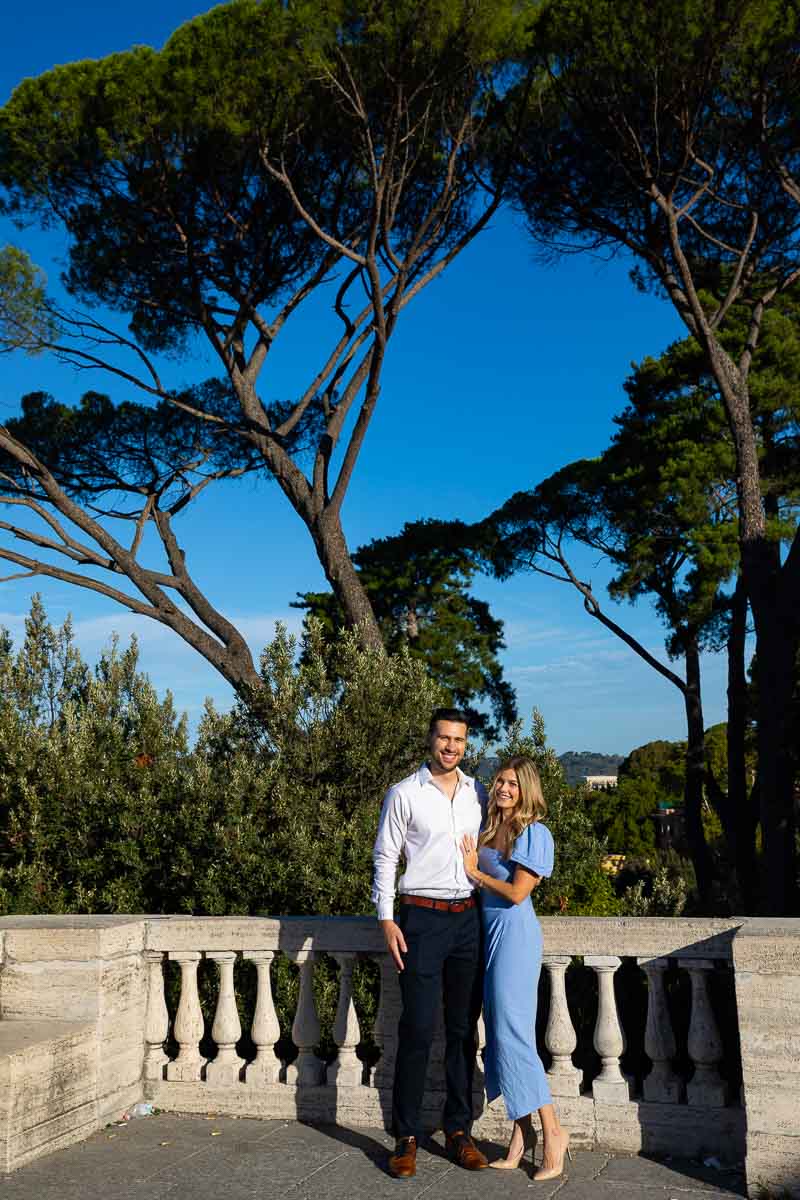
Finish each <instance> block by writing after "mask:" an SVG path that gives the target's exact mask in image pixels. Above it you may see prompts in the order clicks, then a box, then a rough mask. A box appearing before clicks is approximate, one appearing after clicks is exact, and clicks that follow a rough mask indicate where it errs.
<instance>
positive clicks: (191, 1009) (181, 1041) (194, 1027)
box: [167, 950, 206, 1083]
mask: <svg viewBox="0 0 800 1200" xmlns="http://www.w3.org/2000/svg"><path fill="white" fill-rule="evenodd" d="M169 957H170V958H171V959H173V960H174V961H175V962H177V963H179V964H180V968H181V998H180V1003H179V1004H178V1012H177V1014H176V1016H175V1040H176V1041H177V1043H178V1057H177V1058H176V1059H175V1060H174V1061H173V1062H170V1063H167V1079H171V1080H173V1081H177V1082H179V1083H194V1082H195V1081H196V1080H198V1079H200V1078H201V1072H202V1070H203V1067H204V1066H205V1065H206V1060H205V1059H204V1058H203V1057H202V1056H201V1054H200V1039H201V1037H202V1036H203V1013H202V1010H201V1008H200V996H199V995H198V992H197V964H198V963H199V962H200V952H199V951H198V950H175V951H173V950H171V951H170V953H169Z"/></svg>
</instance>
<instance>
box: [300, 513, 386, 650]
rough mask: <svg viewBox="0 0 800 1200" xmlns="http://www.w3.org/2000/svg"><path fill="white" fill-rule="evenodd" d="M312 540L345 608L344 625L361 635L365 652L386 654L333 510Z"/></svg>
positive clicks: (313, 529)
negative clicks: (373, 651) (377, 651)
mask: <svg viewBox="0 0 800 1200" xmlns="http://www.w3.org/2000/svg"><path fill="white" fill-rule="evenodd" d="M310 529H311V536H312V537H313V539H314V545H315V546H316V549H317V554H318V556H319V560H320V562H321V563H322V567H323V570H324V571H325V577H326V579H327V580H328V583H329V584H330V586H331V590H332V591H333V594H334V595H335V597H336V599H337V600H338V601H339V603H340V605H341V606H342V612H343V613H344V616H345V621H346V622H347V624H348V626H349V627H350V628H351V629H355V630H356V631H357V633H358V638H359V641H360V642H361V645H362V646H363V647H364V649H366V650H379V651H381V652H383V650H384V644H383V638H382V636H381V631H380V628H379V626H378V622H377V621H376V619H375V614H374V612H373V611H372V605H371V604H370V602H369V597H368V596H367V593H366V592H365V590H364V587H363V584H362V583H361V580H360V579H359V577H358V571H357V570H356V569H355V567H354V566H353V562H352V559H351V558H350V552H349V550H348V548H347V542H346V540H345V536H344V531H343V530H342V526H341V522H340V521H339V518H338V515H336V514H334V513H332V512H331V511H330V510H328V511H326V512H323V514H322V516H321V517H320V518H318V520H317V521H316V522H315V523H314V524H313V525H312V526H311V527H310Z"/></svg>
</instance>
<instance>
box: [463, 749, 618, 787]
mask: <svg viewBox="0 0 800 1200" xmlns="http://www.w3.org/2000/svg"><path fill="white" fill-rule="evenodd" d="M624 760H625V755H624V754H596V753H595V752H594V751H592V750H568V751H567V753H566V754H560V755H559V758H558V761H559V762H560V763H561V766H562V767H563V769H564V775H565V776H566V780H567V783H568V785H569V786H570V787H575V785H576V783H580V781H581V780H582V779H583V777H584V775H616V773H617V768H618V767H619V764H620V763H621V762H624ZM499 766H500V759H499V758H496V757H495V756H494V755H488V756H487V757H486V758H484V759H482V760H481V762H480V764H479V765H478V769H477V771H476V772H475V773H476V775H477V776H478V777H479V778H480V779H483V780H486V781H491V779H492V776H493V775H494V773H495V771H496V770H497V768H498V767H499Z"/></svg>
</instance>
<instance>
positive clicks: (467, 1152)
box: [444, 1129, 489, 1171]
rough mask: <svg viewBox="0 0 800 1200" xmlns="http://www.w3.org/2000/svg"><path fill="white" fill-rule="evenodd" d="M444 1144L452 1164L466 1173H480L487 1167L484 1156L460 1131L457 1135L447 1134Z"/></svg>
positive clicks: (466, 1135) (487, 1162)
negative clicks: (454, 1163)
mask: <svg viewBox="0 0 800 1200" xmlns="http://www.w3.org/2000/svg"><path fill="white" fill-rule="evenodd" d="M444 1144H445V1148H446V1150H447V1153H448V1154H449V1155H450V1157H451V1158H452V1160H453V1162H456V1163H458V1165H459V1166H460V1167H464V1169H465V1170H466V1171H482V1170H483V1168H484V1167H488V1165H489V1161H488V1159H487V1158H486V1155H485V1154H481V1152H480V1150H479V1149H478V1147H477V1146H476V1145H475V1143H474V1142H473V1140H472V1138H471V1137H470V1136H469V1134H468V1133H464V1131H463V1130H461V1129H459V1130H458V1132H457V1133H448V1134H447V1136H446V1137H445V1139H444Z"/></svg>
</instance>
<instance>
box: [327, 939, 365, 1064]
mask: <svg viewBox="0 0 800 1200" xmlns="http://www.w3.org/2000/svg"><path fill="white" fill-rule="evenodd" d="M333 957H334V958H335V959H336V961H337V963H338V964H339V968H340V972H339V1002H338V1004H337V1006H336V1018H335V1020H334V1022H333V1040H334V1042H335V1043H336V1045H337V1046H338V1047H339V1053H338V1054H337V1056H336V1061H335V1062H333V1063H332V1064H331V1065H330V1066H329V1067H328V1083H329V1084H333V1086H334V1087H340V1086H342V1085H343V1084H344V1085H352V1084H361V1083H363V1080H364V1064H363V1063H362V1061H361V1059H360V1058H359V1057H358V1055H357V1054H356V1046H358V1044H359V1042H360V1041H361V1027H360V1025H359V1023H358V1015H357V1013H356V1009H355V1005H354V1004H353V964H354V963H355V960H356V955H355V954H354V953H349V952H348V953H344V952H342V953H337V954H334V955H333Z"/></svg>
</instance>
